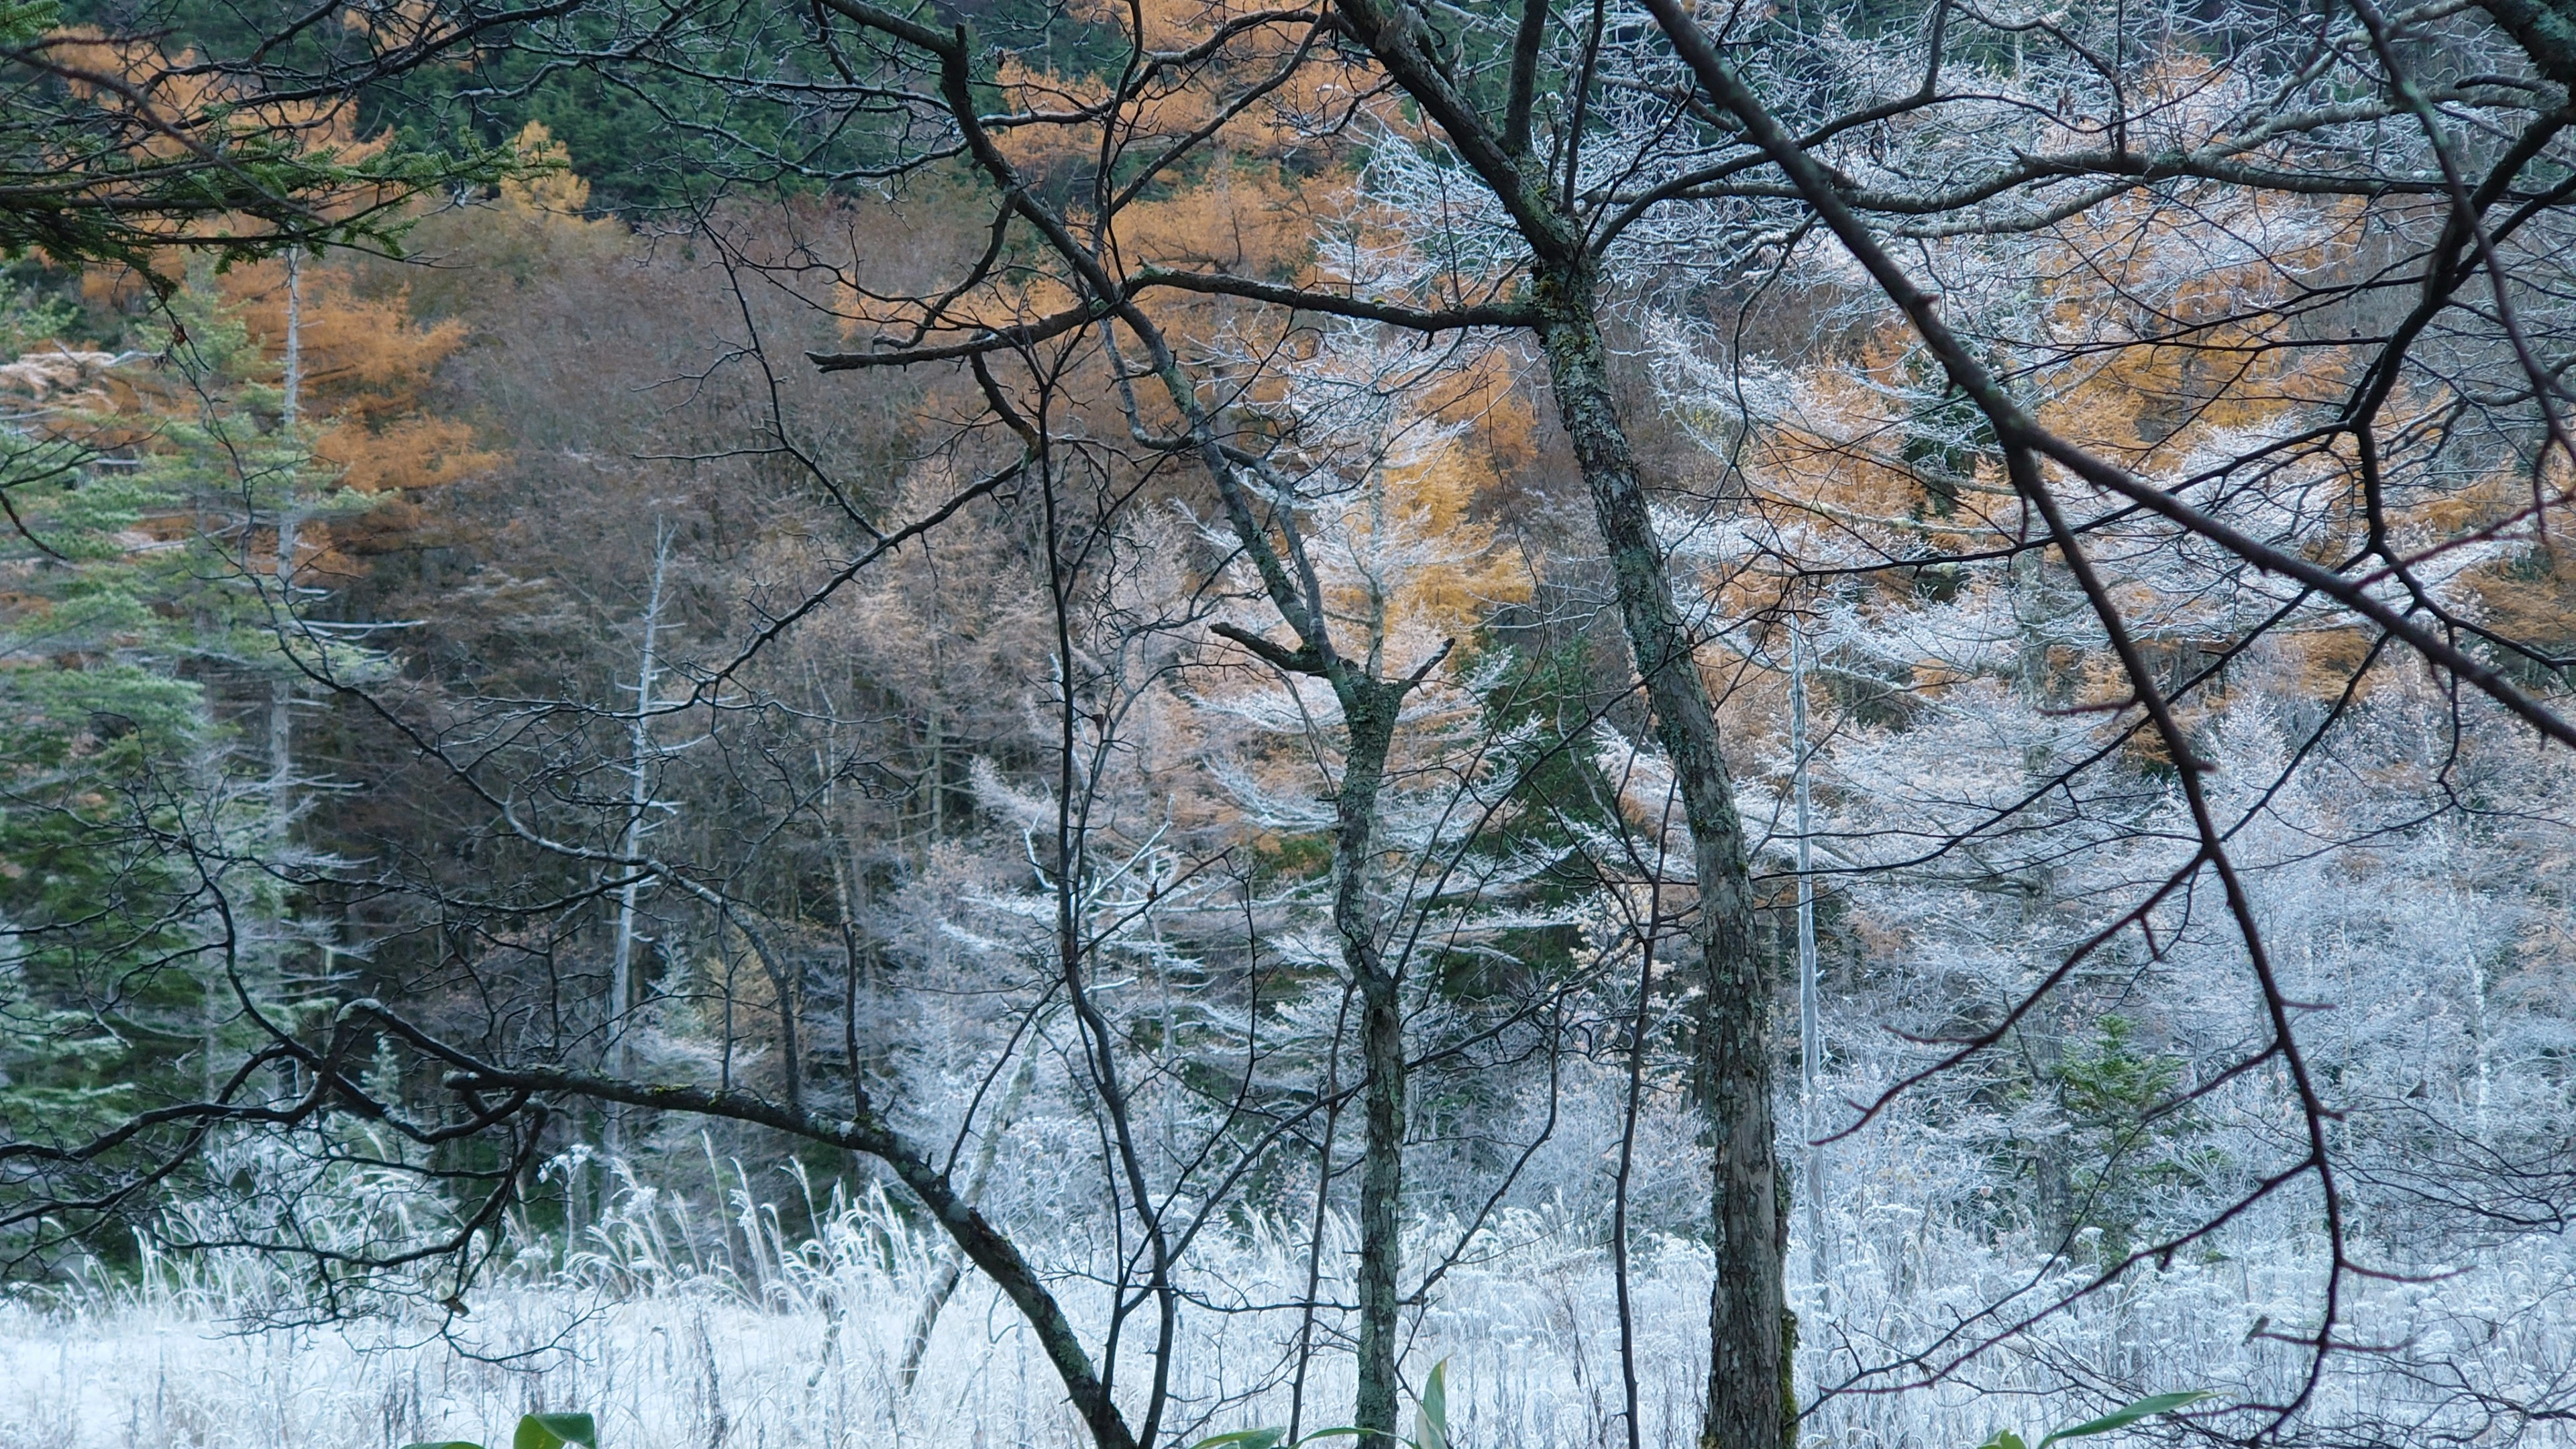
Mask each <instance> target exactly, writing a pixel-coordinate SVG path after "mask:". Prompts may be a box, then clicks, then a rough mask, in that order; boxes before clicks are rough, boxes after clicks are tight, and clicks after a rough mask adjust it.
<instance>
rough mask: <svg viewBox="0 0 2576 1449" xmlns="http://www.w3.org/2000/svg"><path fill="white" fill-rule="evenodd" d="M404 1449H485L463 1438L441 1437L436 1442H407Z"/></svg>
mask: <svg viewBox="0 0 2576 1449" xmlns="http://www.w3.org/2000/svg"><path fill="white" fill-rule="evenodd" d="M403 1449H483V1446H482V1445H480V1444H468V1443H466V1442H465V1441H464V1440H462V1439H441V1440H439V1441H438V1442H437V1443H434V1444H405V1445H404V1446H403Z"/></svg>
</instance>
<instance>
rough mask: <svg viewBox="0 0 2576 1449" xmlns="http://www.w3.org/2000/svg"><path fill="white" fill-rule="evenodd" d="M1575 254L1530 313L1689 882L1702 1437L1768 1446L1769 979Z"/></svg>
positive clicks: (1776, 1340)
mask: <svg viewBox="0 0 2576 1449" xmlns="http://www.w3.org/2000/svg"><path fill="white" fill-rule="evenodd" d="M1593 285H1594V281H1593V277H1592V275H1591V273H1590V270H1589V268H1588V266H1585V265H1581V264H1575V265H1566V266H1559V267H1554V268H1549V269H1547V270H1545V271H1543V272H1542V274H1541V277H1540V291H1541V302H1542V305H1543V306H1544V307H1545V308H1546V310H1547V313H1548V317H1549V320H1548V321H1547V322H1546V323H1545V324H1543V325H1542V327H1541V329H1540V341H1541V342H1542V344H1543V345H1544V346H1545V348H1546V351H1547V361H1548V375H1549V378H1550V380H1551V381H1552V382H1553V384H1554V387H1555V392H1556V404H1557V411H1558V415H1559V416H1560V417H1561V418H1562V419H1563V421H1564V424H1565V431H1566V435H1567V436H1568V437H1569V438H1571V439H1572V440H1573V444H1574V454H1575V458H1576V461H1577V462H1578V464H1579V465H1580V466H1581V468H1582V472H1583V479H1584V483H1585V485H1586V487H1587V488H1588V489H1589V490H1590V492H1591V495H1592V507H1593V513H1594V516H1595V518H1596V519H1597V520H1598V522H1599V525H1600V529H1601V538H1602V542H1603V543H1604V544H1605V545H1606V546H1607V547H1608V549H1609V553H1610V567H1611V573H1612V575H1613V577H1614V579H1615V580H1616V583H1617V588H1618V594H1619V612H1620V618H1621V621H1622V622H1623V623H1624V624H1625V626H1626V628H1627V632H1628V643H1629V647H1630V649H1631V651H1632V652H1633V654H1634V656H1635V659H1636V665H1637V673H1638V676H1639V677H1640V678H1641V679H1643V680H1644V682H1645V687H1646V701H1647V705H1648V708H1649V709H1651V710H1652V712H1653V715H1654V726H1655V740H1656V743H1657V744H1659V745H1661V746H1662V747H1663V750H1664V753H1665V755H1666V756H1667V757H1668V758H1669V759H1670V760H1671V762H1672V767H1673V772H1674V775H1675V777H1676V779H1677V782H1678V788H1679V791H1680V793H1681V797H1682V813H1683V817H1684V819H1686V820H1687V821H1688V822H1689V825H1690V831H1691V846H1692V864H1693V868H1694V870H1695V871H1696V873H1697V875H1698V883H1699V930H1698V934H1697V940H1696V945H1697V946H1698V948H1699V956H1700V979H1699V980H1698V981H1697V982H1696V983H1694V984H1695V985H1697V986H1698V987H1699V995H1698V998H1697V1001H1696V1008H1697V1009H1696V1013H1695V1016H1696V1020H1695V1026H1696V1028H1697V1033H1698V1041H1697V1043H1696V1045H1697V1053H1698V1060H1697V1061H1696V1063H1695V1069H1696V1076H1697V1082H1696V1084H1695V1085H1696V1086H1697V1088H1698V1091H1699V1094H1700V1098H1701V1101H1702V1103H1703V1104H1704V1109H1705V1111H1706V1112H1707V1114H1708V1118H1709V1128H1710V1136H1711V1139H1712V1145H1713V1147H1714V1148H1715V1151H1716V1169H1715V1180H1714V1182H1713V1184H1712V1188H1713V1193H1712V1198H1713V1212H1712V1218H1713V1220H1714V1221H1713V1227H1714V1247H1715V1250H1716V1269H1717V1280H1716V1283H1715V1284H1714V1286H1713V1287H1712V1288H1711V1289H1710V1292H1709V1309H1708V1316H1709V1373H1708V1418H1707V1420H1706V1421H1705V1424H1704V1426H1703V1428H1702V1430H1701V1434H1700V1443H1701V1446H1702V1449H1780V1446H1781V1445H1782V1443H1783V1442H1784V1441H1786V1440H1787V1438H1788V1436H1789V1435H1791V1434H1793V1433H1794V1427H1793V1426H1794V1417H1793V1416H1794V1413H1795V1410H1794V1407H1792V1406H1791V1405H1788V1404H1786V1403H1784V1393H1783V1385H1784V1383H1785V1382H1786V1381H1787V1380H1786V1376H1785V1372H1784V1370H1785V1364H1784V1359H1783V1337H1784V1335H1783V1332H1782V1329H1783V1320H1784V1315H1785V1311H1786V1310H1785V1306H1784V1304H1783V1301H1782V1293H1781V1276H1780V1275H1781V1259H1782V1248H1783V1238H1784V1236H1785V1234H1784V1227H1785V1222H1786V1216H1785V1214H1784V1213H1783V1211H1782V1189H1783V1187H1784V1185H1785V1184H1784V1183H1783V1182H1782V1180H1781V1178H1780V1175H1779V1168H1778V1164H1777V1162H1776V1161H1775V1160H1774V1159H1775V1153H1774V1148H1773V1141H1772V1130H1773V1129H1772V1114H1771V1093H1772V1066H1771V989H1770V982H1769V980H1768V979H1767V977H1766V975H1765V973H1764V971H1763V967H1762V962H1761V959H1760V957H1759V954H1758V953H1757V952H1756V950H1755V948H1754V940H1753V890H1752V883H1751V879H1750V875H1749V871H1748V868H1747V862H1746V857H1745V847H1744V825H1743V822H1742V820H1741V819H1740V818H1738V816H1737V814H1736V809H1735V791H1734V787H1733V784H1732V782H1731V781H1730V780H1729V779H1728V777H1727V773H1726V761H1725V759H1724V757H1723V756H1721V755H1720V754H1719V752H1718V742H1717V712H1716V709H1715V707H1714V705H1713V704H1712V703H1711V701H1710V699H1709V694H1708V686H1707V683H1706V681H1704V680H1703V679H1702V678H1701V677H1700V672H1699V668H1698V665H1697V663H1696V662H1695V661H1694V659H1693V657H1692V653H1691V644H1690V635H1689V630H1688V629H1687V628H1686V627H1685V626H1684V624H1683V622H1682V620H1681V619H1680V618H1679V617H1678V616H1677V615H1676V613H1675V612H1674V609H1673V604H1672V586H1671V575H1670V572H1669V571H1668V570H1667V569H1666V567H1665V564H1664V556H1663V551H1662V549H1661V548H1660V547H1659V546H1658V545H1657V544H1656V542H1655V535H1654V528H1653V524H1652V522H1651V520H1650V518H1649V515H1648V512H1647V506H1646V493H1645V489H1644V487H1643V486H1642V484H1641V483H1640V481H1639V479H1638V477H1637V464H1636V458H1635V455H1634V453H1633V452H1632V451H1631V450H1630V448H1629V445H1628V436H1627V432H1626V430H1625V429H1624V428H1623V427H1622V426H1621V424H1620V420H1619V412H1618V407H1617V404H1616V401H1615V398H1614V396H1613V394H1612V392H1611V388H1610V374H1609V364H1608V354H1607V352H1606V350H1605V349H1604V348H1603V346H1602V342H1601V327H1600V321H1599V318H1598V316H1597V314H1596V313H1595V312H1594V310H1593V306H1592V297H1593Z"/></svg>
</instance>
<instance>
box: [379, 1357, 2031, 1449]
mask: <svg viewBox="0 0 2576 1449" xmlns="http://www.w3.org/2000/svg"><path fill="white" fill-rule="evenodd" d="M1364 1437H1369V1434H1368V1431H1367V1430H1365V1429H1358V1428H1353V1427H1351V1426H1349V1425H1347V1424H1346V1425H1341V1426H1338V1427H1336V1428H1331V1429H1317V1430H1316V1431H1314V1432H1313V1433H1311V1434H1301V1435H1299V1436H1298V1437H1297V1442H1296V1443H1295V1444H1291V1445H1289V1446H1288V1449H1299V1446H1301V1445H1306V1444H1312V1443H1314V1442H1315V1441H1316V1440H1318V1439H1358V1438H1364ZM1386 1437H1388V1438H1391V1439H1393V1440H1394V1441H1395V1442H1396V1443H1398V1444H1401V1445H1403V1446H1404V1449H1449V1360H1447V1359H1445V1358H1444V1359H1442V1360H1441V1361H1440V1362H1438V1363H1435V1364H1433V1365H1432V1366H1431V1375H1430V1377H1428V1378H1426V1379H1424V1380H1423V1381H1422V1400H1421V1406H1420V1407H1419V1408H1417V1409H1415V1410H1414V1411H1413V1437H1412V1438H1410V1439H1407V1438H1405V1437H1403V1436H1402V1435H1388V1436H1386ZM1287 1438H1288V1431H1287V1430H1285V1429H1237V1430H1234V1431H1233V1432H1232V1433H1227V1434H1211V1435H1209V1436H1208V1437H1207V1438H1204V1439H1201V1440H1199V1441H1198V1442H1197V1443H1195V1444H1192V1445H1191V1446H1189V1449H1280V1445H1281V1444H1282V1443H1283V1442H1284V1441H1285V1440H1286V1439H1287ZM2019 1443H2020V1441H2018V1440H2015V1441H2014V1444H2013V1446H2010V1449H2019ZM405 1449H452V1446H447V1445H438V1444H411V1445H406V1446H405ZM516 1449H529V1446H527V1445H524V1444H522V1445H519V1446H516ZM590 1449H599V1446H598V1445H595V1444H594V1445H591V1446H590Z"/></svg>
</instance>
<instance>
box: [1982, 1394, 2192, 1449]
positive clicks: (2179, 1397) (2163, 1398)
mask: <svg viewBox="0 0 2576 1449" xmlns="http://www.w3.org/2000/svg"><path fill="white" fill-rule="evenodd" d="M2216 1397H2218V1396H2217V1395H2216V1394H2213V1393H2211V1392H2209V1391H2208V1390H2206V1389H2192V1390H2188V1391H2185V1392H2182V1393H2173V1394H2149V1395H2148V1396H2146V1397H2145V1398H2143V1399H2139V1400H2138V1401H2136V1402H2135V1403H2129V1404H2123V1405H2121V1406H2120V1407H2119V1408H2116V1409H2113V1410H2112V1411H2111V1412H2109V1413H2107V1414H2104V1415H2103V1416H2102V1417H2101V1418H2098V1419H2087V1420H2085V1421H2084V1422H2083V1423H2081V1424H2074V1425H2070V1426H2068V1427H2067V1428H2063V1429H2060V1430H2058V1431H2057V1432H2056V1433H2053V1434H2051V1435H2049V1436H2048V1437H2047V1438H2045V1439H2042V1440H2040V1441H2039V1449H2048V1446H2049V1445H2051V1444H2054V1443H2056V1442H2057V1441H2058V1440H2060V1439H2082V1438H2087V1437H2089V1436H2091V1435H2094V1434H2108V1433H2110V1432H2111V1431H2112V1430H2114V1429H2125V1428H2127V1427H2129V1426H2130V1425H2131V1424H2134V1423H2136V1422H2138V1421H2139V1420H2140V1419H2152V1418H2154V1417H2155V1416H2156V1415H2158V1414H2170V1413H2172V1412H2173V1411H2174V1410H2176V1409H2180V1408H2186V1407H2188V1406H2190V1405H2192V1404H2197V1403H2199V1402H2200V1401H2201V1400H2203V1399H2214V1398H2216ZM1979 1449H2030V1446H2029V1445H2028V1444H2027V1443H2025V1442H2023V1440H2022V1437H2021V1436H2020V1435H2019V1434H2016V1433H2014V1432H2013V1431H2012V1430H2010V1429H1997V1430H1996V1431H1995V1435H1994V1437H1993V1438H1991V1439H1988V1440H1987V1441H1986V1442H1985V1443H1984V1444H1983V1445H1981V1446H1979Z"/></svg>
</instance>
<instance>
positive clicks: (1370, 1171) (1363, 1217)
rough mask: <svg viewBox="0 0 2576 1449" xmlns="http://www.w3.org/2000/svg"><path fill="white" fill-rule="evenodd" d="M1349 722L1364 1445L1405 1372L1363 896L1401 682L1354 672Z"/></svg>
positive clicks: (1344, 820) (1398, 1247)
mask: <svg viewBox="0 0 2576 1449" xmlns="http://www.w3.org/2000/svg"><path fill="white" fill-rule="evenodd" d="M1341 695H1342V699H1343V714H1344V717H1345V722H1346V723H1347V724H1348V726H1349V728H1350V750H1349V753H1348V754H1347V755H1346V756H1345V757H1344V762H1343V766H1342V787H1341V790H1340V791H1339V793H1338V794H1337V795H1336V797H1335V800H1334V810H1335V814H1336V816H1337V818H1338V824H1337V826H1336V830H1335V839H1334V852H1333V853H1334V857H1335V859H1334V869H1335V874H1336V876H1337V879H1336V880H1335V882H1334V892H1333V924H1334V926H1335V927H1336V928H1337V929H1338V930H1339V931H1340V932H1341V936H1342V959H1343V960H1344V961H1345V962H1347V963H1348V964H1349V966H1350V970H1351V974H1352V977H1353V978H1354V979H1355V980H1356V981H1357V982H1358V983H1359V990H1360V1059H1361V1061H1362V1063H1363V1065H1364V1067H1365V1069H1366V1072H1367V1079H1366V1082H1365V1085H1364V1086H1363V1087H1362V1089H1361V1099H1360V1100H1361V1116H1362V1119H1363V1123H1364V1127H1365V1132H1366V1137H1365V1141H1364V1143H1363V1146H1362V1149H1361V1158H1360V1224H1359V1226H1360V1263H1359V1296H1360V1304H1359V1306H1360V1342H1359V1392H1358V1396H1357V1399H1356V1402H1355V1403H1354V1404H1353V1406H1352V1419H1351V1422H1352V1423H1353V1424H1354V1425H1356V1426H1357V1427H1358V1428H1359V1429H1360V1430H1362V1431H1363V1435H1362V1438H1361V1441H1360V1449H1393V1445H1394V1442H1395V1438H1394V1436H1395V1426H1396V1414H1397V1407H1398V1400H1399V1398H1400V1396H1401V1393H1402V1380H1401V1378H1400V1377H1399V1375H1398V1372H1397V1364H1396V1340H1397V1324H1396V1313H1397V1307H1398V1296H1399V1295H1398V1290H1397V1286H1396V1284H1397V1275H1398V1274H1399V1273H1401V1272H1402V1271H1403V1266H1404V1264H1403V1243H1402V1239H1401V1236H1400V1235H1401V1234H1402V1232H1403V1228H1404V1222H1403V1208H1404V1095H1405V1062H1404V1002H1403V998H1402V993H1401V990H1400V987H1401V984H1402V983H1400V982H1399V981H1398V980H1397V979H1396V975H1395V971H1394V969H1393V968H1392V967H1391V966H1390V965H1389V964H1388V963H1387V960H1386V958H1385V956H1384V955H1383V954H1382V953H1381V952H1380V951H1379V950H1378V944H1377V930H1376V921H1375V915H1374V913H1373V912H1372V911H1371V910H1370V909H1369V903H1368V873H1369V858H1370V852H1371V850H1372V848H1373V839H1374V837H1375V834H1376V830H1377V797H1378V790H1379V787H1380V785H1381V784H1382V783H1383V782H1384V780H1385V778H1386V756H1387V750H1388V748H1389V746H1390V744H1391V742H1392V741H1393V739H1394V737H1395V721H1396V712H1397V710H1398V708H1399V707H1400V704H1401V701H1402V698H1403V690H1402V688H1401V687H1399V686H1394V685H1389V684H1385V683H1381V682H1379V681H1376V680H1373V679H1365V678H1363V679H1358V680H1354V681H1352V682H1351V683H1350V685H1349V686H1348V687H1346V688H1344V689H1343V690H1342V691H1341Z"/></svg>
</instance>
